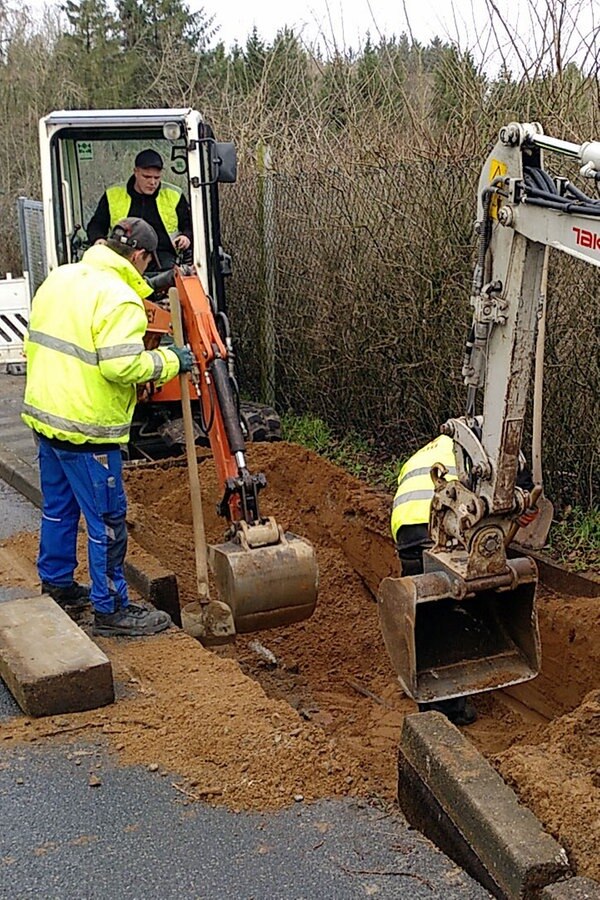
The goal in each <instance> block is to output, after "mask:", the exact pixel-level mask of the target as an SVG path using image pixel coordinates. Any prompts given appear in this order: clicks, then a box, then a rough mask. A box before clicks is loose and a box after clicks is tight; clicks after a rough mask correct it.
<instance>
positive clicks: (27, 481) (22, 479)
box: [0, 444, 42, 508]
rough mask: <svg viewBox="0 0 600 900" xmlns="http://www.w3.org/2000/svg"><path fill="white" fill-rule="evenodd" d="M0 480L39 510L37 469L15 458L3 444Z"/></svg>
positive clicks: (18, 457) (40, 498)
mask: <svg viewBox="0 0 600 900" xmlns="http://www.w3.org/2000/svg"><path fill="white" fill-rule="evenodd" d="M0 478H2V479H3V481H5V482H6V483H7V484H9V485H10V486H11V487H13V488H14V489H15V490H16V491H18V492H19V493H20V494H23V496H24V497H27V499H28V500H30V501H31V502H32V503H33V505H34V506H37V507H38V508H41V505H42V492H41V490H40V475H39V472H38V470H37V468H35V467H34V466H32V465H30V463H28V462H26V461H25V460H24V459H21V457H20V456H17V454H16V453H13V451H12V450H11V449H10V448H9V447H7V446H6V445H5V444H0Z"/></svg>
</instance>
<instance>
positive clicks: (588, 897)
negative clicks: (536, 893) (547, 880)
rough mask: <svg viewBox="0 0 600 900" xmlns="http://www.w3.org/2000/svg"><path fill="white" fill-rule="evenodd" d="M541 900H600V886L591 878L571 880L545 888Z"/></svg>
mask: <svg viewBox="0 0 600 900" xmlns="http://www.w3.org/2000/svg"><path fill="white" fill-rule="evenodd" d="M540 900H600V884H598V882H597V881H591V880H590V879H589V878H569V880H568V881H559V882H558V883H557V884H551V885H549V886H548V887H545V888H544V890H543V891H542V893H541V897H540Z"/></svg>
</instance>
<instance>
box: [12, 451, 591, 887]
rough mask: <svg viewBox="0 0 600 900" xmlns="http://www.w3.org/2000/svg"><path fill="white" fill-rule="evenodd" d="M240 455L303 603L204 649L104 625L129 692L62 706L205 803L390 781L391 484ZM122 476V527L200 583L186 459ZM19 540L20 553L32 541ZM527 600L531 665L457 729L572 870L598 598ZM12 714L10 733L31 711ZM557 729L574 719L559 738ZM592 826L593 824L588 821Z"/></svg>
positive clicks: (587, 803)
mask: <svg viewBox="0 0 600 900" xmlns="http://www.w3.org/2000/svg"><path fill="white" fill-rule="evenodd" d="M249 460H250V463H251V466H252V469H253V471H257V470H261V469H262V470H263V471H264V472H265V474H266V475H267V478H268V481H269V486H268V488H267V489H266V490H265V492H264V494H263V495H262V512H263V514H265V515H274V516H275V517H276V518H277V520H278V521H279V523H280V524H281V525H283V526H284V527H285V528H286V529H289V530H291V531H294V532H296V533H297V534H300V535H302V536H303V537H306V538H308V539H309V540H311V541H312V542H313V544H314V546H315V549H316V552H317V556H318V562H319V568H320V578H321V581H320V590H319V602H318V605H317V609H316V611H315V614H314V615H313V616H312V618H311V619H309V620H308V621H306V622H303V623H300V624H298V625H295V626H290V627H288V628H286V629H281V630H279V631H272V632H265V633H262V634H258V635H249V636H243V637H240V638H238V640H237V641H236V643H235V645H232V646H228V647H225V648H220V649H217V650H214V651H212V652H209V651H205V650H203V649H202V648H200V647H199V646H198V645H197V644H196V643H195V642H193V641H191V640H190V639H189V638H187V637H185V636H184V635H167V636H165V637H163V638H160V639H156V640H152V641H149V642H139V643H138V642H133V643H127V642H126V641H112V642H108V641H107V642H103V647H104V649H105V651H106V652H107V653H108V654H109V656H110V657H111V659H112V660H113V664H114V665H115V671H116V673H117V677H118V678H119V679H120V680H121V681H122V682H123V684H124V685H125V688H126V691H125V695H124V696H123V697H122V698H121V699H120V700H119V702H118V703H117V704H116V705H115V707H114V708H111V709H106V710H102V711H101V712H100V713H98V712H96V713H94V714H80V716H81V717H82V718H80V717H68V720H69V721H71V720H75V719H77V721H81V722H82V730H80V731H78V732H77V736H78V737H81V736H82V735H83V734H85V729H86V727H87V726H86V724H85V722H86V721H87V720H88V719H89V722H90V725H89V727H90V728H92V729H95V730H97V731H100V732H104V733H107V734H108V735H109V738H110V740H111V742H112V745H113V746H119V747H120V748H121V749H120V751H119V752H120V753H121V754H122V758H123V760H124V761H125V762H142V763H145V764H148V765H151V764H152V763H158V765H160V766H161V767H164V768H168V769H169V770H170V771H174V772H178V773H181V775H183V776H184V777H185V779H186V780H185V786H184V789H185V790H187V791H189V792H190V793H192V794H194V793H195V795H196V796H201V797H202V798H203V799H204V798H209V800H210V802H214V803H225V804H228V805H231V806H236V807H239V808H272V807H273V806H278V805H284V804H286V803H290V802H293V797H294V795H295V794H297V795H300V794H302V795H303V796H304V797H305V798H307V799H308V798H312V797H317V796H335V795H336V794H340V793H356V794H369V793H376V794H377V795H379V796H381V797H382V798H386V799H391V798H393V796H394V795H395V792H396V780H397V776H396V757H397V749H398V739H399V734H400V729H401V726H402V721H403V718H404V715H405V714H406V713H408V712H414V711H415V705H414V703H413V702H412V701H410V700H409V699H407V698H406V697H405V696H404V695H403V694H402V693H401V691H400V689H399V686H398V682H397V680H396V677H395V674H394V672H393V671H392V668H391V665H390V663H389V660H388V656H387V653H386V651H385V648H384V646H383V641H382V638H381V636H380V631H379V625H378V621H377V614H376V605H375V603H374V600H373V593H372V591H373V590H374V589H375V588H376V587H377V584H378V583H379V581H380V580H381V578H383V577H384V576H385V575H388V574H390V573H394V572H396V571H397V565H396V561H395V558H394V553H393V548H392V545H391V541H390V540H389V536H388V534H389V531H388V529H389V503H390V498H389V497H386V496H384V495H382V494H380V493H378V492H376V491H373V490H371V489H369V488H367V487H366V486H364V485H363V484H362V483H360V482H359V481H357V480H356V479H354V478H352V477H351V476H350V475H347V474H346V473H344V472H342V471H341V470H339V469H338V468H336V467H335V466H333V465H331V464H330V463H328V462H326V461H325V460H323V459H321V458H320V457H317V456H316V455H315V454H313V453H311V452H310V451H307V450H304V449H302V448H300V447H297V446H293V445H288V444H278V445H256V446H253V447H251V448H250V453H249ZM200 479H201V483H202V488H203V494H204V500H205V503H204V509H205V516H206V530H207V537H208V539H209V540H210V541H212V542H215V541H217V542H218V541H220V540H222V537H223V532H224V526H223V521H222V520H221V519H219V518H218V517H217V515H216V512H215V505H216V502H217V500H218V499H219V494H220V492H219V487H218V485H217V482H216V477H215V473H214V468H213V465H212V461H211V460H210V459H206V460H204V461H202V463H201V465H200ZM127 489H128V495H129V500H130V520H131V521H130V525H131V534H132V537H134V538H135V539H136V541H138V542H139V543H140V544H141V545H142V546H143V547H144V548H145V549H146V550H148V551H150V552H151V553H153V554H154V555H155V556H156V557H158V558H159V559H160V560H161V562H162V563H163V564H164V565H165V566H167V567H169V568H171V569H173V570H174V571H175V572H176V573H177V575H178V578H179V582H180V587H181V593H182V597H183V600H184V602H189V601H191V600H193V599H195V574H194V552H193V544H192V526H191V508H190V498H189V489H188V484H187V472H186V469H185V467H183V466H179V467H177V466H172V467H170V468H167V469H152V468H148V469H144V468H141V467H140V468H138V469H135V470H134V469H132V470H130V471H129V472H128V474H127ZM19 549H20V552H24V547H23V546H22V545H21V546H20V548H19ZM27 555H29V556H30V557H31V558H32V559H33V558H34V557H35V547H33V549H31V548H30V549H28V550H27ZM539 615H540V626H541V631H542V642H543V655H544V671H543V674H542V675H541V676H539V678H537V679H535V681H533V682H530V683H529V684H528V685H524V686H519V687H517V688H514V689H511V690H510V692H504V691H502V692H494V693H493V694H486V695H481V696H480V697H478V698H476V706H477V709H478V712H479V720H478V721H477V722H476V723H475V724H474V725H472V726H470V727H469V728H468V729H466V732H467V733H468V735H469V737H470V738H471V739H472V740H473V741H474V743H475V744H476V745H477V747H478V749H479V750H480V751H481V752H482V753H484V754H485V755H486V756H487V757H488V758H489V759H491V760H492V761H495V764H497V765H498V766H499V768H500V769H501V771H502V774H503V776H504V777H505V778H506V779H507V780H509V781H510V782H511V784H512V785H513V787H514V788H515V789H516V791H517V793H519V794H520V796H521V797H522V798H523V799H524V801H525V802H527V803H528V804H529V805H530V806H531V807H532V809H534V811H535V812H536V814H537V815H538V816H539V817H540V818H541V820H542V821H543V822H544V823H545V825H546V826H547V827H548V828H549V829H550V830H552V832H553V833H554V834H555V835H556V836H557V837H558V838H559V839H560V840H561V841H563V842H564V843H565V845H567V846H568V847H570V848H573V852H574V854H575V859H576V862H577V866H578V870H579V872H580V873H581V874H585V873H587V874H590V875H591V874H593V872H594V871H595V868H594V867H595V866H596V864H597V863H596V855H597V853H596V852H595V851H594V848H593V846H592V845H591V844H589V843H586V841H585V840H581V838H580V837H579V833H580V831H581V829H580V827H579V824H578V814H577V810H578V808H579V806H581V821H584V822H588V821H590V822H591V821H592V819H593V816H594V814H595V815H596V817H597V816H598V814H599V813H600V787H599V783H598V777H597V772H598V771H600V751H599V748H598V742H597V741H595V740H592V736H593V731H591V729H592V728H593V727H594V719H593V716H592V715H591V713H588V712H584V710H585V709H587V706H586V704H589V703H590V702H591V700H589V699H588V700H587V701H586V702H585V704H583V705H582V706H581V707H580V708H579V709H577V707H578V704H580V703H582V701H583V700H584V698H585V695H586V694H588V693H589V692H590V691H592V690H593V689H594V688H596V689H597V688H599V687H600V684H599V671H600V669H599V663H600V602H599V601H598V600H590V599H582V600H575V599H573V598H570V599H569V600H564V599H563V598H561V597H559V596H556V595H554V594H552V592H550V591H547V590H542V589H540V590H539ZM256 641H258V643H256ZM265 648H266V650H268V651H270V653H271V654H273V655H274V657H275V660H276V664H273V663H272V662H269V659H270V657H269V654H268V653H265V652H264V650H265ZM132 673H133V674H132ZM246 676H248V677H246ZM132 678H133V679H134V680H133V681H132ZM144 691H148V692H149V693H147V694H144ZM591 696H593V695H591ZM563 714H567V715H566V717H565V719H564V720H563V719H560V718H558V717H559V716H561V715H563ZM113 716H114V718H113ZM86 717H88V719H86ZM273 717H275V718H273ZM573 717H574V718H573ZM571 719H573V721H575V722H577V723H578V724H577V727H575V725H573V726H572V727H571V726H570V725H569V724H568V722H569V721H570V720H571ZM553 720H554V721H553ZM95 723H96V724H95ZM98 723H100V724H98ZM146 723H150V725H147V724H146ZM105 726H107V727H105ZM7 727H8V726H7ZM10 727H12V729H13V731H14V733H15V736H18V737H20V736H23V735H25V734H27V733H30V732H31V729H34V730H35V729H42V728H43V727H44V723H37V722H36V723H32V724H31V725H29V726H23V725H22V724H19V723H18V722H16V723H14V724H13V725H12V726H10ZM226 728H229V729H230V731H229V732H226V731H225V729H226ZM563 732H564V734H565V735H566V734H567V733H568V734H569V735H570V737H569V738H568V740H567V739H566V737H565V740H564V741H563V742H562V743H561V744H560V753H559V754H558V751H556V747H555V744H556V742H557V741H558V740H559V738H558V737H557V735H559V734H563ZM2 733H4V730H3V732H2ZM228 735H231V741H229V737H228ZM223 737H225V738H227V739H223V740H221V738H223ZM239 747H241V748H242V752H239V750H238V748H239ZM273 753H275V754H276V755H275V757H273ZM557 754H558V755H557ZM238 757H239V759H238ZM274 758H276V760H277V762H276V765H275V766H274V765H272V763H271V760H272V759H274ZM545 759H547V765H548V772H552V773H555V774H553V775H552V777H551V778H549V779H546V778H544V777H541V773H543V771H544V767H545V763H544V760H545ZM536 767H537V768H536ZM536 771H537V777H536V775H535V772H536ZM559 776H560V777H559ZM261 779H262V780H261ZM182 784H183V783H182ZM211 788H213V789H218V790H219V791H221V793H219V794H217V793H212V794H211V793H210V789H211ZM580 788H581V790H580ZM584 789H585V790H584ZM205 791H208V793H205ZM585 791H587V799H585V797H584V794H585ZM586 827H587V826H586ZM587 831H588V832H589V834H590V835H591V834H592V833H593V830H592V828H591V826H590V827H589V828H587ZM596 874H597V873H596Z"/></svg>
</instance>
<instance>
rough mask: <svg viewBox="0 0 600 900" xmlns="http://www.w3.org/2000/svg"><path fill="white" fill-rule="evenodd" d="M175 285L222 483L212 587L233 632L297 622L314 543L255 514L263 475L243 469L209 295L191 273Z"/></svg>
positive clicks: (309, 596) (306, 610) (311, 585)
mask: <svg viewBox="0 0 600 900" xmlns="http://www.w3.org/2000/svg"><path fill="white" fill-rule="evenodd" d="M175 286H176V289H177V293H178V296H179V302H180V304H181V310H182V315H183V326H184V335H185V339H186V342H187V344H188V345H189V346H190V348H191V350H192V352H193V354H194V358H195V360H196V366H195V369H194V371H193V372H192V373H191V381H192V384H193V387H194V390H195V392H196V395H197V398H198V400H199V402H200V406H201V410H202V419H203V421H204V430H205V432H206V433H207V434H208V438H209V441H210V446H211V449H212V454H213V458H214V462H215V468H216V470H217V477H218V480H219V483H220V484H221V485H222V488H223V495H222V497H221V500H220V502H219V504H218V506H217V511H218V512H219V514H220V515H221V516H223V517H224V518H225V519H226V520H227V522H228V523H229V528H228V534H227V538H228V539H227V540H226V541H225V542H224V543H222V544H215V545H211V546H209V547H208V558H209V563H210V566H211V569H212V571H213V575H214V578H215V582H216V586H217V592H218V594H219V597H220V599H221V600H222V601H224V602H225V603H226V604H227V605H228V606H229V607H230V609H231V611H232V614H233V619H234V623H235V628H236V631H238V632H250V631H258V630H261V629H264V628H273V627H276V626H278V625H289V624H291V623H293V622H299V621H301V620H302V619H306V618H308V616H310V615H311V614H312V612H313V610H314V608H315V605H316V601H317V587H318V569H317V562H316V556H315V552H314V549H313V547H312V545H311V544H310V543H309V542H308V541H306V540H304V539H303V538H300V537H298V536H297V535H295V534H292V533H290V532H287V533H286V532H284V531H283V529H282V528H281V527H280V526H279V525H278V524H277V522H276V521H275V519H273V518H263V517H262V516H261V514H260V510H259V499H258V495H259V492H260V491H261V490H262V489H263V488H264V487H266V484H267V481H266V478H265V476H264V475H263V474H262V473H259V474H251V473H250V471H249V469H248V465H247V461H246V447H245V442H244V436H243V434H242V430H241V427H240V419H239V412H238V407H237V402H236V395H235V390H234V382H233V377H232V373H231V372H230V371H229V368H228V351H227V346H226V344H225V342H224V341H223V340H222V338H221V336H220V334H219V331H218V328H217V324H216V320H215V315H214V312H213V309H212V306H211V302H210V299H209V298H208V296H207V295H206V293H205V291H204V288H203V287H202V283H201V281H200V279H199V278H198V276H197V275H196V274H195V273H192V274H185V273H184V272H183V271H182V270H181V269H176V270H175Z"/></svg>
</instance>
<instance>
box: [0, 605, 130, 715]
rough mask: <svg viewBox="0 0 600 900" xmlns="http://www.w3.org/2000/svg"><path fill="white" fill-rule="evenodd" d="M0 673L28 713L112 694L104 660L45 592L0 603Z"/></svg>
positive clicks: (55, 710) (53, 711) (99, 702)
mask: <svg viewBox="0 0 600 900" xmlns="http://www.w3.org/2000/svg"><path fill="white" fill-rule="evenodd" d="M0 676H1V677H2V679H3V680H4V681H5V682H6V685H7V686H8V688H9V690H10V692H11V693H12V695H13V697H14V698H15V700H16V701H17V703H18V704H19V706H20V707H21V709H22V710H23V712H24V713H25V714H26V715H29V716H52V715H58V714H62V713H71V712H80V711H81V710H85V709H96V707H98V706H106V704H108V703H112V702H113V700H114V699H115V692H114V687H113V676H112V666H111V664H110V660H109V659H108V657H107V656H106V655H105V654H104V653H103V652H102V650H101V649H100V648H99V647H98V646H96V644H95V643H94V642H93V641H92V640H91V639H90V638H89V637H88V635H87V634H86V633H85V632H84V631H82V630H81V629H80V628H79V627H78V626H77V625H76V624H75V622H73V621H72V620H71V619H70V618H69V616H68V615H67V614H66V612H65V611H64V610H62V609H61V608H60V606H59V605H58V604H57V603H55V602H54V600H52V598H51V597H49V596H48V595H47V594H43V595H42V596H36V597H27V596H25V597H23V596H22V597H21V598H19V599H16V600H7V601H6V602H5V603H3V604H2V606H0Z"/></svg>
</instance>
